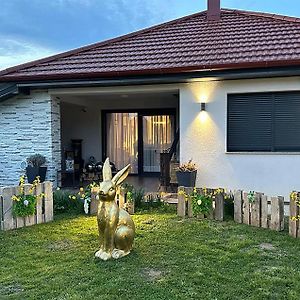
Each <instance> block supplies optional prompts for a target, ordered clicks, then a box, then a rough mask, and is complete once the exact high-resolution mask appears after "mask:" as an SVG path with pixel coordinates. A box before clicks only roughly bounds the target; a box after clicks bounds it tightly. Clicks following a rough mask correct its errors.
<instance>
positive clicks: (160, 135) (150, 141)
mask: <svg viewBox="0 0 300 300" xmlns="http://www.w3.org/2000/svg"><path fill="white" fill-rule="evenodd" d="M143 140H144V166H143V167H144V172H160V153H163V152H165V151H167V150H168V149H169V148H170V147H171V145H172V142H173V140H174V117H173V116H144V117H143Z"/></svg>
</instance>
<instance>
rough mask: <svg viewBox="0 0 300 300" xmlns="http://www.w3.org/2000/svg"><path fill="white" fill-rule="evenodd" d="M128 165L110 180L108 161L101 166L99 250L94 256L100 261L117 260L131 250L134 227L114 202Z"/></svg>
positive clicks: (125, 175) (128, 216) (128, 217)
mask: <svg viewBox="0 0 300 300" xmlns="http://www.w3.org/2000/svg"><path fill="white" fill-rule="evenodd" d="M129 170H130V165H128V166H126V167H125V168H124V169H122V170H121V171H119V172H118V173H117V174H116V175H115V176H114V178H112V172H111V167H110V163H109V159H108V158H107V159H106V161H105V163H104V165H103V170H102V172H103V182H101V184H100V189H99V200H100V202H99V206H98V215H97V220H98V230H99V236H100V250H99V251H97V252H96V254H95V256H96V257H97V258H100V259H102V260H108V259H111V258H114V259H118V258H121V257H123V256H126V255H128V254H129V253H130V251H131V249H132V244H133V240H134V235H135V226H134V223H133V221H132V219H131V217H130V215H129V214H128V213H127V212H126V211H125V210H123V209H121V208H119V207H118V205H117V203H116V202H115V196H116V189H117V187H118V186H119V185H120V184H121V183H122V182H123V181H124V180H125V179H126V177H127V176H128V174H129Z"/></svg>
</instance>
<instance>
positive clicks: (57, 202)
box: [53, 189, 83, 213]
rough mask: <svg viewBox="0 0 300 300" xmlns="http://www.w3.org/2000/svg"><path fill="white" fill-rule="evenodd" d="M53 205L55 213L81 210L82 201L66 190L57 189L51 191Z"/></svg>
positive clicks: (80, 211)
mask: <svg viewBox="0 0 300 300" xmlns="http://www.w3.org/2000/svg"><path fill="white" fill-rule="evenodd" d="M53 206H54V212H55V213H62V212H77V213H82V212H83V202H82V200H81V199H80V197H76V196H75V195H73V194H72V193H71V192H70V191H68V190H60V189H57V190H56V191H54V192H53Z"/></svg>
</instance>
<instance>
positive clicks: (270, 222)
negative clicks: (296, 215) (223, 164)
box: [234, 190, 284, 231]
mask: <svg viewBox="0 0 300 300" xmlns="http://www.w3.org/2000/svg"><path fill="white" fill-rule="evenodd" d="M269 200H270V206H271V210H270V214H269V210H268V209H269V207H268V205H269V204H268V203H269ZM234 220H235V222H237V223H244V224H247V225H251V226H254V227H262V228H269V229H271V230H276V231H282V230H284V198H283V197H281V196H278V197H268V196H266V195H264V194H262V193H254V199H253V202H250V201H249V199H248V193H247V192H244V191H241V190H238V191H236V192H235V194H234Z"/></svg>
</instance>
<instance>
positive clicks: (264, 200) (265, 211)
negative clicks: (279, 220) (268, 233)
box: [261, 195, 269, 228]
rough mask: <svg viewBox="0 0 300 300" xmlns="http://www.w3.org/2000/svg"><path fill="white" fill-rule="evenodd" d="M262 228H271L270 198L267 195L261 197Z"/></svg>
mask: <svg viewBox="0 0 300 300" xmlns="http://www.w3.org/2000/svg"><path fill="white" fill-rule="evenodd" d="M261 227H263V228H269V221H268V196H266V195H261Z"/></svg>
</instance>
